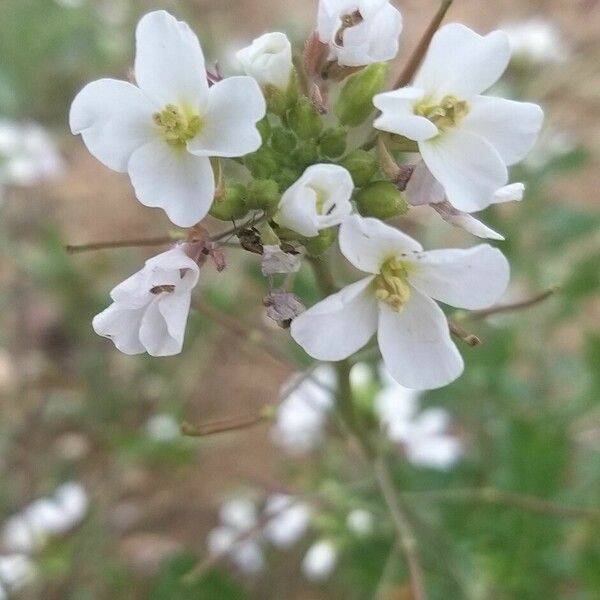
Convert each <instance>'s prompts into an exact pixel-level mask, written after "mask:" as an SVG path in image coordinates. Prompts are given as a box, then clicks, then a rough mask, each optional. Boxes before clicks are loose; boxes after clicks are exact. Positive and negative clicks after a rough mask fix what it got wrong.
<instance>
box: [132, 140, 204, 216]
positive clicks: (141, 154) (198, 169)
mask: <svg viewBox="0 0 600 600" xmlns="http://www.w3.org/2000/svg"><path fill="white" fill-rule="evenodd" d="M129 176H130V177H131V183H132V184H133V187H134V188H135V195H136V196H137V198H138V200H139V201H140V202H141V203H142V204H144V205H145V206H152V207H160V208H162V209H163V210H164V211H165V212H166V213H167V216H168V217H169V219H171V221H172V222H173V223H175V225H178V226H179V227H191V226H192V225H195V224H196V223H198V222H199V221H201V220H202V219H203V218H204V217H205V216H206V214H207V213H208V211H209V209H210V206H211V204H212V201H213V197H214V193H215V181H214V175H213V171H212V167H211V165H210V161H209V160H208V159H207V158H205V157H198V156H193V155H191V154H189V153H188V152H186V151H185V149H177V148H172V147H171V146H169V145H168V144H167V143H166V142H164V141H162V140H157V141H154V142H151V143H149V144H146V145H145V146H143V147H142V148H140V149H139V150H136V151H135V152H134V153H133V155H132V157H131V159H130V161H129Z"/></svg>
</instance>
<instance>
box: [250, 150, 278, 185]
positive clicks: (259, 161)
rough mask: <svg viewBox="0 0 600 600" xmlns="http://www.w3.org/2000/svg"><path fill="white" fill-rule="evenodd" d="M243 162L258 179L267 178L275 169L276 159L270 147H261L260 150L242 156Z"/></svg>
mask: <svg viewBox="0 0 600 600" xmlns="http://www.w3.org/2000/svg"><path fill="white" fill-rule="evenodd" d="M244 164H245V165H246V167H247V168H248V170H249V171H250V173H252V175H253V176H254V177H257V178H258V179H268V178H269V177H271V175H272V174H273V173H275V171H277V160H276V158H275V156H274V154H273V151H272V150H271V149H270V148H266V147H264V146H263V147H262V148H261V149H260V150H257V151H256V152H254V153H252V154H248V155H247V156H245V157H244Z"/></svg>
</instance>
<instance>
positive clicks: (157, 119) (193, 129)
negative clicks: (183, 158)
mask: <svg viewBox="0 0 600 600" xmlns="http://www.w3.org/2000/svg"><path fill="white" fill-rule="evenodd" d="M152 118H153V120H154V123H155V124H156V125H158V127H160V129H161V134H162V136H163V138H164V139H165V140H166V141H167V143H168V144H170V145H171V146H175V147H177V148H182V147H184V146H185V145H186V143H187V142H189V140H191V139H192V138H194V137H196V136H197V135H198V134H199V133H200V130H201V129H202V119H201V118H200V116H199V115H193V114H189V113H186V112H185V111H182V110H181V109H180V108H178V107H177V106H175V105H174V104H167V106H165V108H164V110H162V111H161V112H157V113H154V114H153V115H152Z"/></svg>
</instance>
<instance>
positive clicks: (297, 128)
mask: <svg viewBox="0 0 600 600" xmlns="http://www.w3.org/2000/svg"><path fill="white" fill-rule="evenodd" d="M288 119H289V124H290V127H291V128H292V130H293V131H294V133H295V134H296V135H297V136H298V137H299V138H300V139H301V140H310V139H316V138H318V137H319V135H320V133H321V131H322V130H323V119H322V118H321V115H319V114H318V113H317V111H316V110H315V109H314V107H313V105H312V104H311V102H310V100H308V99H307V98H301V99H300V101H299V102H298V103H297V104H296V105H295V106H294V107H293V108H292V109H291V110H290V112H289V115H288Z"/></svg>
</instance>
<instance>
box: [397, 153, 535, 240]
mask: <svg viewBox="0 0 600 600" xmlns="http://www.w3.org/2000/svg"><path fill="white" fill-rule="evenodd" d="M524 192H525V186H524V185H523V184H522V183H512V184H510V185H506V186H504V187H501V188H500V189H499V190H496V191H495V192H494V195H493V196H492V202H491V204H504V203H506V202H519V201H521V200H523V194H524ZM406 199H407V200H408V203H409V204H411V205H412V206H422V205H425V204H429V205H431V207H432V208H433V209H434V210H436V211H437V212H438V213H439V214H440V216H441V217H442V218H443V219H444V220H445V221H447V222H448V223H451V224H452V225H455V226H456V227H460V228H461V229H464V230H465V231H468V232H469V233H472V234H473V235H476V236H478V237H481V238H488V239H493V240H503V239H504V236H502V235H501V234H499V233H498V232H496V231H494V230H493V229H490V228H489V227H488V226H487V225H485V224H484V223H482V222H481V221H479V220H478V219H476V218H475V217H473V216H472V215H470V214H468V213H465V212H462V211H460V210H458V209H456V208H454V206H452V204H450V203H449V202H448V201H447V200H446V192H445V191H444V188H443V187H442V184H441V183H439V182H438V181H436V179H435V177H434V176H433V175H432V174H431V171H430V170H429V169H428V168H427V165H426V164H425V163H424V162H423V161H419V162H418V163H417V165H416V167H415V170H414V171H413V174H412V176H411V178H410V179H409V181H408V185H407V186H406Z"/></svg>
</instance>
